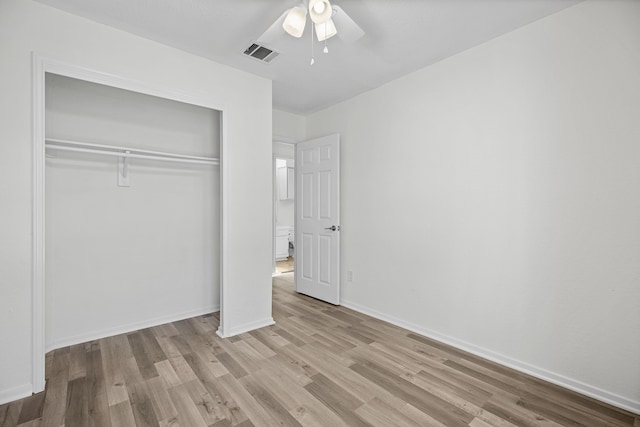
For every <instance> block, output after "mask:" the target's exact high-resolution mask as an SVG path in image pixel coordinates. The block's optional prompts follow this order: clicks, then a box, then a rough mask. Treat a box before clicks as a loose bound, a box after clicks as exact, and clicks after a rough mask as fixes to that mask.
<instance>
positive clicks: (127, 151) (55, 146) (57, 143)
mask: <svg viewBox="0 0 640 427" xmlns="http://www.w3.org/2000/svg"><path fill="white" fill-rule="evenodd" d="M45 146H46V148H50V149H52V150H60V151H74V152H79V153H92V154H104V155H107V156H115V157H128V158H133V159H148V160H164V161H168V162H180V163H194V164H205V165H219V164H220V160H219V159H217V158H215V157H199V156H188V155H185V154H175V153H167V152H162V151H151V150H141V149H137V148H127V147H119V146H114V145H101V144H92V143H88V142H77V141H66V140H62V139H46V140H45Z"/></svg>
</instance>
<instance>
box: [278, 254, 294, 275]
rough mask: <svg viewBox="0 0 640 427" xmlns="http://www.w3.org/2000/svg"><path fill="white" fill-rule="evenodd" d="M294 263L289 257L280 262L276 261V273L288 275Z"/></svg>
mask: <svg viewBox="0 0 640 427" xmlns="http://www.w3.org/2000/svg"><path fill="white" fill-rule="evenodd" d="M293 267H294V262H293V257H292V256H290V257H289V258H287V259H283V260H282V261H276V273H288V272H290V271H293Z"/></svg>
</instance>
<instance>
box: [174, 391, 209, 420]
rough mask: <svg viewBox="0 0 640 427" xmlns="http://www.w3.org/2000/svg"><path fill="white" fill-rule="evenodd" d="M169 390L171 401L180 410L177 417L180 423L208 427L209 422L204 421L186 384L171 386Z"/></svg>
mask: <svg viewBox="0 0 640 427" xmlns="http://www.w3.org/2000/svg"><path fill="white" fill-rule="evenodd" d="M196 381H197V380H196ZM187 384H188V383H187ZM168 392H169V396H170V397H171V401H172V402H173V405H174V406H175V408H176V410H177V412H178V415H177V417H176V418H177V420H178V422H179V423H180V425H182V426H189V427H207V423H206V422H205V421H204V419H203V418H202V415H201V414H200V411H199V410H198V408H197V407H196V404H195V403H194V402H193V400H192V399H191V397H190V395H189V391H188V389H187V386H186V385H185V384H180V385H178V386H175V387H171V388H170V389H169V390H168Z"/></svg>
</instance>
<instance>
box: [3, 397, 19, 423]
mask: <svg viewBox="0 0 640 427" xmlns="http://www.w3.org/2000/svg"><path fill="white" fill-rule="evenodd" d="M23 404H24V400H18V401H15V402H11V403H7V404H6V405H3V406H4V408H2V409H1V410H0V426H2V427H5V426H6V427H15V426H17V425H18V419H19V418H20V412H21V411H22V405H23Z"/></svg>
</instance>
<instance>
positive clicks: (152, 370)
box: [127, 332, 158, 380]
mask: <svg viewBox="0 0 640 427" xmlns="http://www.w3.org/2000/svg"><path fill="white" fill-rule="evenodd" d="M127 338H128V340H129V344H130V345H131V350H132V351H133V356H134V358H135V360H136V363H137V365H138V370H139V371H140V374H141V375H142V378H144V379H146V380H148V379H149V378H153V377H157V376H158V371H157V370H156V367H155V365H154V364H153V363H154V362H153V360H152V359H151V357H150V356H149V353H148V352H147V349H146V348H145V345H144V341H143V337H142V334H141V333H139V332H136V333H133V334H129V335H128V336H127ZM154 341H155V340H154Z"/></svg>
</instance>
